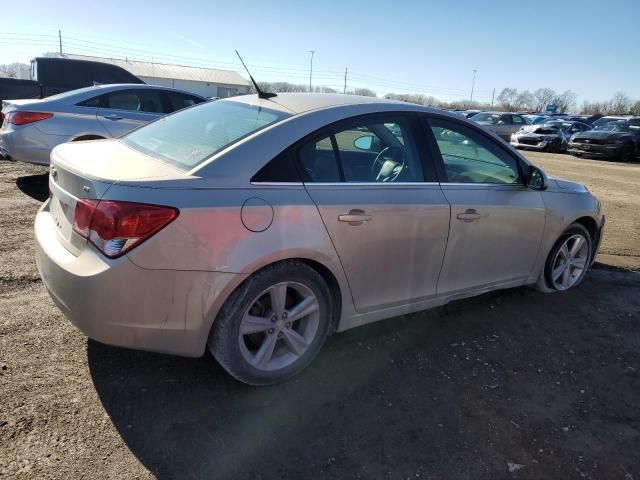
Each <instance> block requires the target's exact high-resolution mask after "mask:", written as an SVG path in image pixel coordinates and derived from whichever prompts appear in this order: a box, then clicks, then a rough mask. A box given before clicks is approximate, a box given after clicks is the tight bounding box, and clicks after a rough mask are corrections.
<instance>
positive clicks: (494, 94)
mask: <svg viewBox="0 0 640 480" xmlns="http://www.w3.org/2000/svg"><path fill="white" fill-rule="evenodd" d="M495 96H496V89H495V88H494V89H493V93H492V94H491V110H493V99H494V98H495Z"/></svg>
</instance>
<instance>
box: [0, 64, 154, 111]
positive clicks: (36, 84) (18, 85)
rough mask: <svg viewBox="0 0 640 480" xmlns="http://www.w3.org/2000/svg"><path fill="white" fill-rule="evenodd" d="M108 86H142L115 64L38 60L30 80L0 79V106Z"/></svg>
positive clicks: (130, 74) (140, 81)
mask: <svg viewBox="0 0 640 480" xmlns="http://www.w3.org/2000/svg"><path fill="white" fill-rule="evenodd" d="M108 83H142V84H144V82H143V81H142V80H140V79H139V78H138V77H136V76H135V75H133V74H132V73H130V72H128V71H126V70H125V69H124V68H121V67H118V66H117V65H111V64H108V63H102V62H92V61H87V60H72V59H69V58H50V57H38V58H34V59H33V60H31V79H29V80H19V79H15V78H3V77H0V103H1V102H2V100H12V99H20V98H45V97H49V96H51V95H56V94H58V93H63V92H68V91H70V90H76V89H78V88H82V87H90V86H92V85H95V84H108ZM0 123H2V119H1V118H0Z"/></svg>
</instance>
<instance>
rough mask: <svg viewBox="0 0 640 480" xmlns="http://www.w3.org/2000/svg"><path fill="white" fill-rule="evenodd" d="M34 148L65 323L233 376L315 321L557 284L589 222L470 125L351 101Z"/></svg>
mask: <svg viewBox="0 0 640 480" xmlns="http://www.w3.org/2000/svg"><path fill="white" fill-rule="evenodd" d="M394 130H399V132H400V138H398V135H397V134H396V133H395V132H394ZM51 158H52V165H51V170H50V172H51V174H50V177H49V178H50V180H49V188H50V190H51V197H50V199H49V200H48V201H47V202H45V204H44V205H43V207H42V208H41V209H40V211H39V213H38V214H37V216H36V219H35V239H36V259H37V265H38V269H39V272H40V275H41V277H42V279H43V281H44V285H45V286H46V288H47V289H48V291H49V293H50V294H51V297H52V298H53V300H54V302H55V303H56V304H57V305H58V307H59V308H60V309H61V310H62V311H63V312H64V314H65V315H66V316H67V317H68V318H69V319H70V320H71V322H72V323H73V324H74V325H76V326H77V327H78V328H80V329H81V330H82V331H83V332H84V333H85V334H87V335H88V336H90V337H92V338H94V339H96V340H99V341H101V342H104V343H107V344H112V345H119V346H123V347H130V348H136V349H145V350H151V351H158V352H164V353H171V354H178V355H186V356H200V355H203V354H204V353H205V350H206V349H207V347H208V349H209V350H210V351H211V352H212V353H213V356H214V357H215V358H216V359H217V360H218V362H219V363H220V364H221V365H222V366H223V367H224V368H225V369H226V370H227V371H228V372H229V373H230V374H231V375H233V376H235V377H236V378H238V379H240V380H241V381H243V382H246V383H249V384H253V385H265V384H271V383H274V382H278V381H281V380H284V379H287V378H289V377H291V376H292V375H294V374H296V373H298V372H300V371H301V370H302V369H303V368H305V367H306V366H307V365H308V364H309V363H310V362H311V361H312V359H313V358H314V356H315V355H316V354H317V353H318V351H319V350H320V348H321V346H322V344H323V342H324V340H325V338H326V337H327V335H330V334H331V333H332V332H335V331H342V330H346V329H349V328H352V327H356V326H359V325H363V324H366V323H369V322H373V321H376V320H381V319H384V318H389V317H393V316H396V315H402V314H407V313H410V312H415V311H418V310H423V309H425V308H429V307H433V306H436V305H443V304H445V303H447V302H449V301H450V300H453V299H457V298H463V297H469V296H472V295H476V294H479V293H482V292H487V291H489V290H494V289H501V288H508V287H515V286H520V285H535V286H537V287H538V288H539V289H540V290H543V291H547V292H551V291H558V290H566V289H568V288H571V287H574V286H576V285H578V284H579V283H580V281H581V280H582V279H583V277H584V275H585V273H586V271H587V269H588V268H589V266H590V265H591V263H592V261H593V258H594V256H595V253H596V250H597V248H598V244H599V241H600V238H601V235H602V228H603V225H604V217H603V214H602V212H601V210H600V203H599V202H598V200H597V199H596V198H595V197H594V196H592V195H591V194H590V193H589V191H588V190H587V189H586V188H585V187H583V186H582V185H579V184H576V183H571V182H568V181H564V180H559V179H551V178H547V176H546V175H545V173H544V172H543V171H542V170H541V169H540V168H538V167H535V166H534V165H532V164H531V163H530V162H529V161H528V160H527V159H526V158H525V157H523V156H522V155H520V154H519V153H518V152H517V151H516V150H515V149H513V148H512V147H510V146H509V145H507V144H505V143H504V142H502V141H499V140H498V139H497V138H496V137H495V136H494V135H492V134H490V133H489V132H487V131H485V130H484V129H483V128H481V127H480V126H478V125H477V124H475V123H473V122H470V121H468V120H465V119H463V118H461V117H459V116H457V115H454V114H450V113H446V112H443V111H441V110H435V109H431V108H427V107H423V106H419V105H412V104H408V103H402V102H390V101H384V100H381V99H376V98H371V97H358V96H342V95H321V94H278V96H277V97H275V98H274V99H273V100H271V99H262V98H259V97H258V96H256V95H247V96H242V97H235V98H233V99H224V100H218V101H216V102H207V103H205V104H202V105H198V106H196V107H193V108H189V109H185V110H183V111H181V112H177V113H175V114H173V115H169V116H167V117H165V118H162V119H160V120H158V121H156V122H153V123H151V124H149V125H147V126H145V127H142V128H139V129H137V130H135V131H133V132H131V133H129V134H128V135H125V136H124V137H121V138H120V139H117V140H102V141H95V142H79V143H66V144H63V145H60V146H58V147H56V148H55V149H54V150H53V152H52V154H51ZM487 199H489V201H488V200H487ZM347 361H348V360H347Z"/></svg>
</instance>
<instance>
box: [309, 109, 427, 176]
mask: <svg viewBox="0 0 640 480" xmlns="http://www.w3.org/2000/svg"><path fill="white" fill-rule="evenodd" d="M299 159H300V163H301V166H302V171H303V173H304V174H305V178H306V181H310V182H339V181H345V182H351V183H371V182H381V183H391V182H422V181H424V176H423V173H422V165H421V163H420V157H419V155H418V149H417V147H416V143H415V141H414V138H413V135H412V133H411V127H410V122H409V120H408V119H405V118H393V117H391V118H389V119H385V118H382V117H377V118H376V119H372V120H370V121H367V120H363V121H360V122H357V123H354V124H353V125H352V126H349V127H347V128H340V127H338V128H336V129H335V131H334V132H333V133H331V134H328V135H326V136H323V137H322V138H320V139H317V140H314V141H312V142H309V143H308V144H306V145H304V146H303V147H301V148H300V150H299Z"/></svg>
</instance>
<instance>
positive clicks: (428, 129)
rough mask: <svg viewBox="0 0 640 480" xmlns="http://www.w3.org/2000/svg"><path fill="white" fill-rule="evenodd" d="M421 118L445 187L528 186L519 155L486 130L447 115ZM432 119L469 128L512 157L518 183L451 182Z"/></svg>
mask: <svg viewBox="0 0 640 480" xmlns="http://www.w3.org/2000/svg"><path fill="white" fill-rule="evenodd" d="M421 117H422V118H421V120H422V123H423V125H424V127H423V129H424V131H425V136H426V137H427V139H428V141H429V144H430V147H431V148H432V149H433V152H432V156H433V158H434V160H435V161H436V168H437V171H438V178H439V181H440V183H441V184H442V185H443V186H444V185H460V186H462V185H464V186H468V185H481V186H484V188H489V187H504V186H508V187H516V188H521V187H526V185H525V183H524V179H525V175H524V170H525V165H523V162H522V160H521V159H520V158H519V157H518V156H517V155H514V154H513V152H511V151H509V147H508V146H506V145H502V144H501V143H500V142H497V141H496V140H495V139H494V138H493V137H492V136H491V135H489V134H488V133H487V132H486V131H485V130H483V129H482V128H480V127H479V126H477V125H474V124H472V123H470V122H464V121H458V120H457V119H453V118H451V117H449V116H445V115H438V114H434V113H425V114H421ZM432 119H434V120H438V121H445V122H449V123H453V124H457V125H460V126H461V127H463V128H467V129H469V130H471V131H473V132H475V133H476V134H478V135H480V136H481V137H482V138H484V139H486V140H487V142H488V143H489V144H490V145H491V146H492V147H494V148H495V149H496V150H499V151H502V152H503V153H504V154H505V155H508V156H510V157H511V158H512V159H513V160H514V161H515V163H516V168H517V169H518V176H519V178H518V183H513V184H509V183H460V182H449V177H448V175H447V171H446V169H445V165H444V160H443V159H442V154H441V153H440V148H439V147H438V142H437V141H436V137H435V135H434V134H433V130H432V129H431V120H432ZM490 151H491V150H490Z"/></svg>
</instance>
